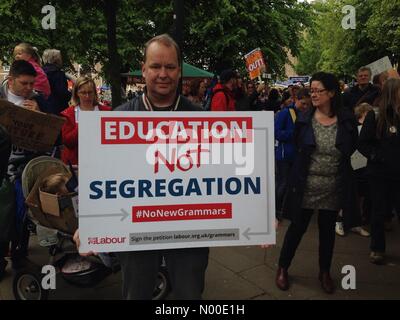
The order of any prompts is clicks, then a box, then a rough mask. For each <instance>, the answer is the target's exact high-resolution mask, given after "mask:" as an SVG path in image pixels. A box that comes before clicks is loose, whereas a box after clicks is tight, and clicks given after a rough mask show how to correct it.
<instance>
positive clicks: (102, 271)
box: [13, 156, 170, 300]
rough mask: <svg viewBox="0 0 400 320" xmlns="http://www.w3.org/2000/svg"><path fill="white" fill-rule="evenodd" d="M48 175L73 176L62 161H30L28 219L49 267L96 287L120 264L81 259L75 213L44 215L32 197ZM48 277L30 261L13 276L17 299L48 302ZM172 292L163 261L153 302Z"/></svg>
mask: <svg viewBox="0 0 400 320" xmlns="http://www.w3.org/2000/svg"><path fill="white" fill-rule="evenodd" d="M49 172H57V173H64V174H70V171H69V169H68V167H66V166H65V165H64V163H63V162H62V161H60V160H58V159H55V158H52V157H47V156H41V157H37V158H35V159H33V160H31V161H30V162H29V163H28V164H27V165H26V167H25V169H24V171H23V173H22V190H23V193H24V196H25V199H27V201H26V202H27V204H28V206H29V208H30V210H29V219H31V220H32V221H33V223H34V225H35V226H36V234H37V237H38V241H39V244H40V246H42V247H46V248H47V249H48V252H49V262H48V263H47V265H52V266H54V268H55V270H56V273H57V274H59V275H60V276H61V278H62V279H64V280H65V281H66V282H68V283H69V284H72V285H74V286H77V287H93V286H95V285H97V284H98V283H99V282H101V281H102V280H103V279H105V278H106V277H107V276H109V275H110V274H113V273H116V272H118V271H119V270H120V266H119V263H118V261H117V260H116V259H115V257H113V256H112V255H111V254H110V255H106V254H100V255H99V256H91V257H85V258H84V257H81V256H79V253H78V252H77V249H76V247H75V243H74V242H73V239H72V238H73V232H74V230H76V229H77V227H78V218H77V217H76V216H75V215H74V210H73V209H72V210H65V211H64V210H63V211H62V212H61V213H60V217H54V216H50V215H47V214H45V213H43V211H42V210H41V206H40V202H39V200H38V199H36V203H35V199H34V197H32V194H34V192H33V193H32V194H30V193H31V191H32V190H33V188H34V187H37V180H38V179H39V178H42V177H43V174H44V173H49ZM28 195H29V196H28ZM36 198H38V196H36ZM32 199H33V200H32ZM71 208H72V204H71ZM71 212H73V214H71ZM61 220H62V221H61ZM45 276H46V275H45V274H42V266H39V265H37V264H34V263H33V262H31V261H28V263H27V264H26V266H25V267H24V268H22V269H20V270H17V272H16V274H15V276H14V279H13V293H14V296H15V299H16V300H46V299H47V298H48V294H49V290H46V289H44V288H43V286H42V279H43V277H45ZM169 291H170V282H169V277H168V272H167V269H166V266H165V262H164V261H160V269H159V272H158V277H157V283H156V287H155V289H154V292H153V299H154V300H160V299H163V298H165V297H166V296H167V295H168V293H169Z"/></svg>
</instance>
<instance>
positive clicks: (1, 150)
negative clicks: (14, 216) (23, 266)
mask: <svg viewBox="0 0 400 320" xmlns="http://www.w3.org/2000/svg"><path fill="white" fill-rule="evenodd" d="M10 154H11V139H10V136H9V134H8V132H7V131H6V129H5V128H4V127H3V126H1V125H0V211H1V212H0V213H1V217H0V222H1V223H5V219H4V215H5V212H3V211H4V210H7V206H6V203H3V201H4V200H6V198H7V195H6V183H4V184H3V180H4V178H5V176H6V173H7V167H8V160H9V157H10ZM2 227H3V226H2V225H0V229H1V230H2V234H1V235H0V281H1V280H2V278H3V276H4V273H5V269H6V266H7V260H5V259H4V258H5V257H6V256H7V254H8V249H9V248H8V246H9V241H8V239H3V238H6V237H5V236H4V234H3V233H4V230H3V228H2ZM4 240H6V241H4Z"/></svg>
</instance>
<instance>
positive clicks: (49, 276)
mask: <svg viewBox="0 0 400 320" xmlns="http://www.w3.org/2000/svg"><path fill="white" fill-rule="evenodd" d="M42 274H45V276H43V278H42V282H41V285H42V288H43V289H44V290H50V289H51V290H55V289H56V268H54V266H52V265H45V266H43V267H42Z"/></svg>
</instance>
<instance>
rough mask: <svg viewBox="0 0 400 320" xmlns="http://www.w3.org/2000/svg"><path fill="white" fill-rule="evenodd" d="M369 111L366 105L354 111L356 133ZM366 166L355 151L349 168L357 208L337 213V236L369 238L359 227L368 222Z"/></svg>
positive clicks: (370, 107) (361, 105) (369, 108)
mask: <svg viewBox="0 0 400 320" xmlns="http://www.w3.org/2000/svg"><path fill="white" fill-rule="evenodd" d="M371 110H373V108H372V106H371V105H369V104H368V103H361V104H359V105H358V106H357V107H356V108H355V109H354V114H355V116H356V119H357V122H358V132H360V131H361V128H362V124H363V123H364V119H365V116H366V115H367V113H368V112H369V111H371ZM366 165H367V159H366V158H365V157H364V156H363V155H362V154H360V153H359V152H358V151H357V150H356V151H355V152H354V153H353V155H352V156H351V166H352V168H353V170H354V176H355V179H356V191H357V193H356V199H357V203H356V204H357V207H356V208H352V209H351V210H341V211H340V212H339V215H338V218H337V221H336V227H335V231H336V234H337V235H339V236H345V235H346V234H347V233H348V232H349V231H351V232H354V233H356V234H358V235H360V236H362V237H369V236H370V233H369V232H368V231H367V230H365V229H364V228H363V227H361V225H363V224H366V220H369V207H370V201H369V192H368V182H367V177H366V168H365V167H366ZM365 205H367V207H365ZM363 221H364V223H363Z"/></svg>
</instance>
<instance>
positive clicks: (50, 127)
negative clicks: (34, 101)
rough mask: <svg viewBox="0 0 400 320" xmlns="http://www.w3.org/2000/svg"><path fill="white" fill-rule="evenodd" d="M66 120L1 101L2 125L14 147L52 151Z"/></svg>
mask: <svg viewBox="0 0 400 320" xmlns="http://www.w3.org/2000/svg"><path fill="white" fill-rule="evenodd" d="M64 122H65V118H63V117H58V116H55V115H53V114H47V113H42V112H38V111H32V110H28V109H26V108H23V107H19V106H17V105H15V104H13V103H11V102H8V101H7V100H3V99H0V124H1V125H3V126H4V127H5V128H6V130H7V132H8V133H9V135H10V136H11V142H12V143H13V145H15V146H17V147H20V148H23V149H25V150H29V151H38V152H41V151H43V152H45V151H50V150H51V149H52V148H53V146H54V143H55V141H56V139H57V136H58V135H59V133H60V131H61V127H62V125H63V124H64Z"/></svg>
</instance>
